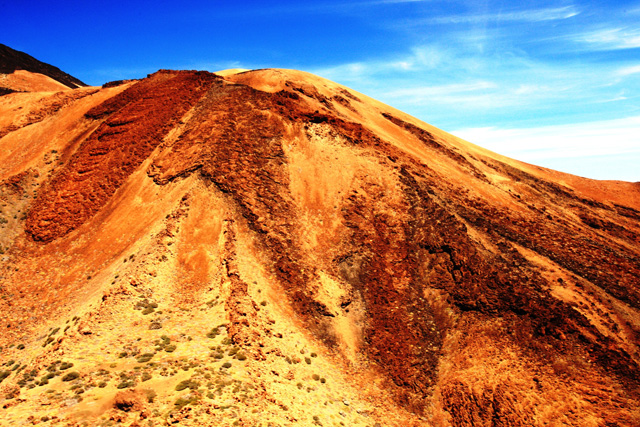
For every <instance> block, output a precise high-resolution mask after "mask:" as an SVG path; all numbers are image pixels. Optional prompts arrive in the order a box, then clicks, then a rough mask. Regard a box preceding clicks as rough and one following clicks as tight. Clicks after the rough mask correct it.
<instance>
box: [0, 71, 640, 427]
mask: <svg viewBox="0 0 640 427" xmlns="http://www.w3.org/2000/svg"><path fill="white" fill-rule="evenodd" d="M27 77H29V75H25V78H27ZM604 143H606V141H603V144H604ZM0 146H1V147H2V150H0V223H1V224H0V251H1V252H2V255H0V256H1V257H2V258H1V260H2V261H1V263H0V268H1V270H0V330H2V331H3V332H2V334H0V346H1V351H0V381H1V382H0V425H7V426H10V425H11V426H12V425H31V424H40V425H60V426H76V425H77V426H81V425H87V426H89V425H90V426H94V425H95V426H109V425H121V424H122V425H131V426H146V425H193V426H232V425H239V426H264V427H266V426H289V425H301V426H313V425H319V426H356V425H361V426H367V427H374V426H530V425H574V426H633V425H640V401H639V397H640V374H639V372H640V371H639V369H638V368H639V364H640V353H639V347H638V346H639V343H640V341H639V336H638V333H640V316H639V314H640V286H639V283H640V183H627V182H614V181H593V180H589V179H585V178H580V177H576V176H572V175H568V174H563V173H560V172H556V171H552V170H549V169H544V168H540V167H537V166H533V165H528V164H524V163H521V162H518V161H515V160H512V159H508V158H506V157H503V156H500V155H498V154H496V153H492V152H490V151H487V150H484V149H483V148H481V147H478V146H475V145H473V144H470V143H468V142H466V141H463V140H460V139H458V138H455V137H453V136H452V135H449V134H447V133H445V132H443V131H441V130H439V129H436V128H434V127H432V126H430V125H428V124H426V123H423V122H421V121H419V120H417V119H415V118H413V117H410V116H408V115H406V114H404V113H402V112H400V111H397V110H394V109H393V108H391V107H389V106H386V105H384V104H382V103H379V102H377V101H375V100H373V99H371V98H368V97H367V96H365V95H362V94H359V93H356V92H355V91H353V90H350V89H348V88H346V87H343V86H340V85H338V84H336V83H333V82H330V81H328V80H325V79H322V78H320V77H317V76H313V75H311V74H308V73H304V72H299V71H292V70H276V69H267V70H254V71H242V70H235V71H229V72H221V73H216V74H213V73H207V72H196V71H167V70H161V71H158V72H157V73H154V74H152V75H150V76H148V77H147V78H145V79H142V80H139V81H125V82H115V83H111V84H106V85H104V86H103V87H102V88H98V87H81V88H76V89H73V90H61V91H57V92H36V91H31V92H24V93H9V94H7V95H4V96H2V97H0Z"/></svg>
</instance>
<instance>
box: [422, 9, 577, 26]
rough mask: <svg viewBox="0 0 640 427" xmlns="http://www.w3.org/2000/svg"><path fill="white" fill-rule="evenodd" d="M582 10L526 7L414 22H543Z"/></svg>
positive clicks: (568, 16) (563, 17) (572, 15)
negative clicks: (523, 8)
mask: <svg viewBox="0 0 640 427" xmlns="http://www.w3.org/2000/svg"><path fill="white" fill-rule="evenodd" d="M579 13H580V12H579V11H578V10H577V9H576V8H575V7H574V6H565V7H555V8H544V9H526V10H515V11H509V12H498V13H489V14H487V13H480V14H478V13H473V14H471V13H470V14H464V15H449V16H438V17H434V18H427V19H421V20H415V21H413V24H414V25H415V24H477V23H485V22H495V21H501V22H542V21H555V20H560V19H568V18H571V17H574V16H576V15H578V14H579Z"/></svg>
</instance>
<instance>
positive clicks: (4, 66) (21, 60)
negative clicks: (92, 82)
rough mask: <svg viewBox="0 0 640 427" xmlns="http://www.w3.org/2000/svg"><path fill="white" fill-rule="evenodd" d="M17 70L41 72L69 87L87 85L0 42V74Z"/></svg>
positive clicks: (8, 89)
mask: <svg viewBox="0 0 640 427" xmlns="http://www.w3.org/2000/svg"><path fill="white" fill-rule="evenodd" d="M19 71H26V72H29V73H37V74H42V75H44V76H47V77H50V78H52V79H53V80H55V81H57V82H59V83H61V84H62V85H64V86H66V87H67V88H70V89H75V88H78V87H83V86H87V85H86V84H84V83H83V82H82V81H80V80H78V79H77V78H75V77H73V76H71V75H69V74H67V73H65V72H64V71H62V70H60V69H59V68H58V67H54V66H53V65H49V64H46V63H44V62H42V61H39V60H37V59H35V58H34V57H32V56H30V55H28V54H26V53H24V52H20V51H18V50H15V49H12V48H10V47H9V46H6V45H4V44H2V43H0V74H14V73H16V72H19ZM1 89H2V90H3V91H4V92H5V93H11V92H8V91H11V90H13V88H1ZM13 91H15V90H13ZM18 91H20V90H18Z"/></svg>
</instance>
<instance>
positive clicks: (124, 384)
mask: <svg viewBox="0 0 640 427" xmlns="http://www.w3.org/2000/svg"><path fill="white" fill-rule="evenodd" d="M134 385H136V384H135V382H134V381H133V380H130V379H129V380H124V381H122V382H121V383H120V384H118V385H117V386H116V388H119V389H123V388H129V387H133V386H134Z"/></svg>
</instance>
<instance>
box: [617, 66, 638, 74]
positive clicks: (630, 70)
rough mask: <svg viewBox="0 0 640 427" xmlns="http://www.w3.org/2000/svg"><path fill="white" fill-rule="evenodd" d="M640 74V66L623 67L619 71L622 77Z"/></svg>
mask: <svg viewBox="0 0 640 427" xmlns="http://www.w3.org/2000/svg"><path fill="white" fill-rule="evenodd" d="M638 73H640V65H632V66H630V67H623V68H620V69H619V70H618V75H620V76H630V75H631V74H638Z"/></svg>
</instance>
